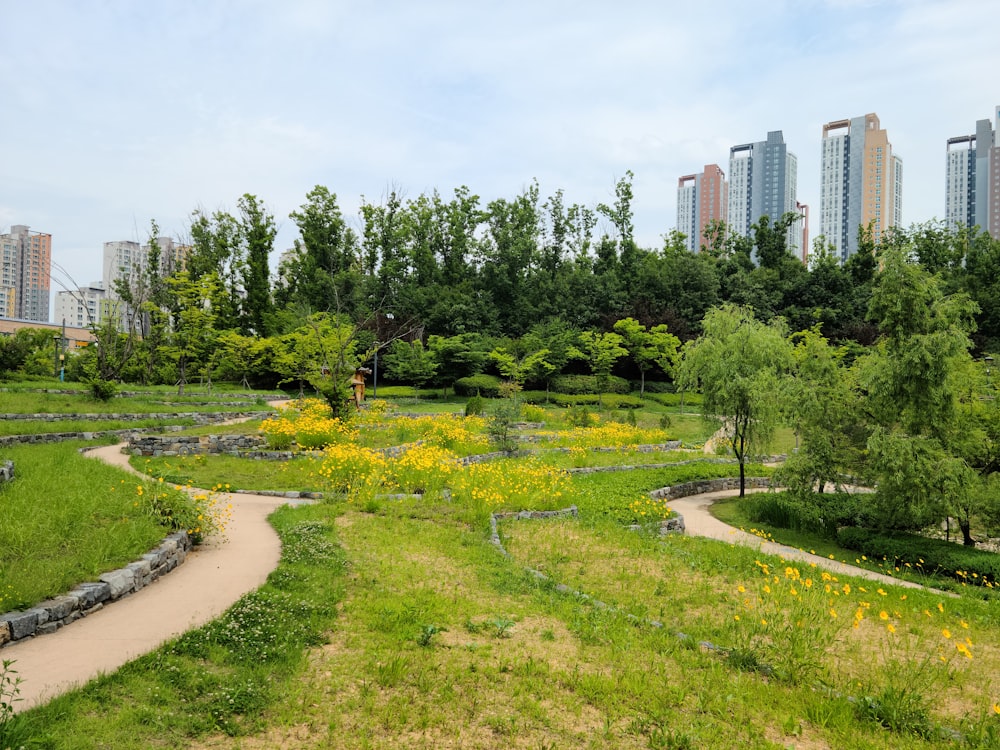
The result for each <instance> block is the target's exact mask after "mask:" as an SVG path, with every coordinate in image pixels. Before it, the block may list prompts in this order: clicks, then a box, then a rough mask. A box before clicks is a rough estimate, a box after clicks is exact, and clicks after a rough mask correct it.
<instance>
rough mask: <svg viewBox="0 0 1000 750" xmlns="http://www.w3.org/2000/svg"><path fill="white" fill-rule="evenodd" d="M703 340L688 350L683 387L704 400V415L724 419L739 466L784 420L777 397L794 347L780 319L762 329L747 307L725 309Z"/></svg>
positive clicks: (711, 320)
mask: <svg viewBox="0 0 1000 750" xmlns="http://www.w3.org/2000/svg"><path fill="white" fill-rule="evenodd" d="M702 329H703V332H702V335H701V336H699V337H698V338H697V339H696V340H695V341H689V342H688V343H687V344H685V345H684V349H683V351H682V360H681V365H680V370H679V377H678V384H679V385H680V387H681V389H682V390H699V391H701V393H702V394H703V395H704V414H705V415H706V417H709V418H711V417H712V416H713V415H715V416H718V417H721V418H722V419H723V420H724V425H725V427H726V433H727V438H726V440H727V442H728V443H729V446H730V448H731V450H732V452H733V455H734V456H735V458H736V460H737V461H738V462H739V465H740V496H741V497H742V496H743V495H744V492H745V487H746V462H747V458H748V457H749V456H750V455H752V453H754V452H758V453H760V452H763V451H764V450H766V449H767V447H768V446H769V444H770V441H771V438H772V437H773V435H774V430H775V428H776V426H777V424H778V419H779V417H780V410H779V403H778V399H776V398H775V397H774V396H775V393H776V392H777V390H778V385H779V382H780V380H781V378H782V376H783V375H784V373H786V372H787V371H788V369H789V368H790V366H791V361H792V358H791V345H790V344H789V342H788V340H787V338H786V330H785V325H784V322H783V321H781V320H780V319H775V320H772V321H771V322H770V323H762V322H761V321H759V320H757V318H756V317H755V316H754V313H753V310H752V309H750V308H748V307H739V306H736V305H730V304H726V305H723V306H721V307H717V308H714V309H712V310H710V311H709V313H708V315H706V316H705V320H704V322H703V324H702Z"/></svg>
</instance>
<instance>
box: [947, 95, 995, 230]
mask: <svg viewBox="0 0 1000 750" xmlns="http://www.w3.org/2000/svg"><path fill="white" fill-rule="evenodd" d="M945 220H946V221H947V223H948V225H949V226H951V227H960V226H966V227H974V226H978V227H979V228H980V229H982V230H985V231H987V232H989V233H990V234H991V235H992V236H993V237H994V238H995V239H1000V106H998V107H996V108H995V110H994V113H993V121H992V122H991V121H990V120H979V121H978V122H976V132H975V134H974V135H964V136H957V137H955V138H949V139H948V145H947V166H946V182H945Z"/></svg>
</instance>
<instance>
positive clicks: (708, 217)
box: [677, 164, 729, 252]
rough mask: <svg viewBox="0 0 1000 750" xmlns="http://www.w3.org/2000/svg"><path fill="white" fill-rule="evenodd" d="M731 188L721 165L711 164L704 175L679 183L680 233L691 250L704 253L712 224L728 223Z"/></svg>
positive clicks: (679, 180) (687, 178)
mask: <svg viewBox="0 0 1000 750" xmlns="http://www.w3.org/2000/svg"><path fill="white" fill-rule="evenodd" d="M728 187H729V185H728V184H727V183H726V175H725V173H724V172H723V171H722V168H721V167H719V165H718V164H709V165H707V166H706V167H705V171H704V172H702V173H700V174H688V175H684V176H683V177H681V178H680V179H678V180H677V230H678V231H679V232H682V233H683V234H684V245H685V247H687V249H688V250H690V251H692V252H699V251H700V250H701V244H702V232H703V230H704V229H705V226H706V225H707V224H708V223H709V222H710V221H725V220H726V197H727V190H728Z"/></svg>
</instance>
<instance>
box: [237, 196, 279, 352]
mask: <svg viewBox="0 0 1000 750" xmlns="http://www.w3.org/2000/svg"><path fill="white" fill-rule="evenodd" d="M239 210H240V220H239V228H240V236H241V239H242V242H243V245H244V247H245V258H246V261H245V262H244V263H243V265H242V268H241V276H242V278H241V283H242V287H243V300H242V304H241V305H240V322H241V327H242V329H243V332H244V333H248V334H254V335H256V336H261V337H264V336H268V335H270V333H272V321H271V318H272V309H273V302H272V299H271V270H270V266H269V265H268V258H269V257H270V255H271V252H272V251H273V250H274V238H275V236H277V232H278V230H277V227H276V226H275V224H274V216H273V215H271V214H270V213H269V212H268V211H267V210H266V209H264V207H263V206H262V205H261V204H260V201H259V200H258V199H257V198H256V197H255V196H253V195H250V194H249V193H246V194H244V195H243V196H242V197H241V198H240V200H239Z"/></svg>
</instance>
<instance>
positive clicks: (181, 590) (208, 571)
mask: <svg viewBox="0 0 1000 750" xmlns="http://www.w3.org/2000/svg"><path fill="white" fill-rule="evenodd" d="M122 447H123V446H122V445H113V446H107V447H102V448H96V449H93V450H90V451H88V452H87V455H88V456H93V457H95V458H99V459H101V460H103V461H106V462H108V463H110V464H112V465H114V466H118V467H120V468H123V469H126V470H128V471H131V472H133V473H138V472H136V471H135V470H134V469H132V467H131V466H130V465H129V463H128V456H126V455H125V454H123V453H122V452H121V449H122ZM231 498H232V499H231V503H232V517H231V520H230V521H229V523H228V525H227V527H226V535H225V538H224V539H217V538H216V539H209V540H208V541H207V542H206V543H205V544H203V545H200V546H199V547H197V548H195V550H194V551H192V552H191V553H189V554H188V557H187V560H186V561H185V562H184V564H183V565H181V566H180V567H178V568H177V569H176V570H174V571H173V572H171V573H170V574H169V575H166V576H163V577H162V578H160V579H159V580H157V581H156V582H155V583H153V584H151V585H149V586H146V587H145V588H143V589H141V590H140V591H138V592H137V593H135V594H132V595H130V596H127V597H125V598H123V599H120V600H119V601H117V602H115V603H114V604H113V605H111V606H109V607H105V608H104V609H102V610H100V611H98V612H95V613H94V614H92V615H89V616H87V617H85V618H83V619H82V620H78V621H77V622H75V623H73V624H72V625H70V626H68V627H64V628H62V629H60V630H58V631H56V632H55V633H52V634H51V635H45V636H41V637H37V638H32V639H29V640H26V641H24V642H18V643H15V644H11V645H10V646H8V647H6V648H4V649H3V650H2V652H0V655H2V657H3V658H4V659H12V660H15V661H16V664H15V665H14V668H15V669H16V670H17V672H18V675H19V676H20V677H21V678H22V680H23V682H22V683H21V686H20V689H21V694H20V698H21V699H22V701H21V702H19V703H17V704H16V708H17V710H19V711H20V710H24V709H26V708H30V707H31V706H34V705H38V704H40V703H44V702H45V701H47V700H49V699H51V698H54V697H55V696H57V695H59V694H61V693H64V692H66V691H68V690H70V689H72V688H74V687H77V686H79V685H81V684H84V683H86V682H88V681H89V680H92V679H93V678H95V677H97V676H98V675H100V674H103V673H108V672H112V671H114V670H115V669H117V668H118V667H120V666H122V665H123V664H125V663H126V662H128V661H130V660H131V659H134V658H136V657H138V656H141V655H142V654H145V653H148V652H150V651H152V650H154V649H155V648H157V647H158V646H159V645H161V644H162V643H164V642H165V641H167V640H169V639H171V638H173V637H175V636H178V635H181V634H182V633H184V632H185V631H187V630H190V629H192V628H195V627H198V626H200V625H203V624H205V623H206V622H208V621H209V620H211V619H213V618H215V617H217V616H219V615H220V614H222V612H224V611H225V610H226V609H228V608H229V607H230V606H231V605H232V604H233V603H234V602H235V601H236V600H237V599H239V598H240V597H241V596H243V595H244V594H246V593H248V592H250V591H253V590H254V589H256V588H258V587H259V586H261V585H262V584H263V583H264V582H265V580H266V579H267V576H268V574H269V573H270V572H271V571H272V570H274V569H275V568H276V567H277V565H278V561H279V558H280V556H281V544H280V542H279V540H278V535H277V534H276V533H275V531H274V529H273V528H272V527H271V526H270V524H268V522H267V517H268V516H269V515H270V514H271V512H272V511H274V510H275V509H276V508H278V507H279V506H281V505H285V504H288V503H290V502H294V501H290V500H288V499H286V498H275V497H261V496H257V495H247V494H241V493H233V494H232V495H231Z"/></svg>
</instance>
